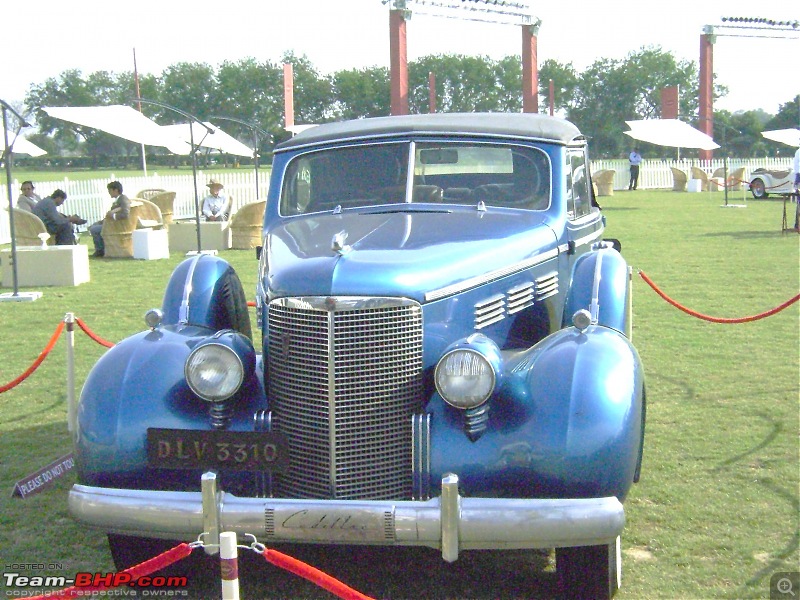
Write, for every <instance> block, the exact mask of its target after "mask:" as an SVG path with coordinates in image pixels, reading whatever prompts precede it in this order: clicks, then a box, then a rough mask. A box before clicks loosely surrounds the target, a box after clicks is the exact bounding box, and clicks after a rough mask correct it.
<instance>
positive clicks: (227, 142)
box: [161, 122, 253, 157]
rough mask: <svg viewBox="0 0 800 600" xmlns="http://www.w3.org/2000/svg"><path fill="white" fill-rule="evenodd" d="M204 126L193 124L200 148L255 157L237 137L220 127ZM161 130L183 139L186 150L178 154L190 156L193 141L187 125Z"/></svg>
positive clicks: (193, 132)
mask: <svg viewBox="0 0 800 600" xmlns="http://www.w3.org/2000/svg"><path fill="white" fill-rule="evenodd" d="M203 125H205V126H206V127H209V128H211V129H212V130H213V131H214V133H209V131H208V129H206V128H205V127H203ZM203 125H201V124H200V123H196V122H192V133H191V135H192V136H193V137H194V143H195V144H197V145H198V146H202V147H203V148H213V149H214V150H219V151H220V152H224V153H226V154H233V155H235V156H249V157H252V156H253V149H252V148H248V147H247V146H245V145H244V144H243V143H242V142H240V141H239V140H237V139H236V138H235V137H233V136H231V135H228V134H227V133H225V132H224V131H222V129H220V128H219V127H217V126H215V125H212V124H211V123H207V122H204V123H203ZM161 128H162V129H164V130H165V131H168V132H169V134H170V135H172V136H175V137H178V138H180V139H182V140H183V142H184V143H185V147H184V149H183V150H182V151H181V152H179V153H178V154H189V150H190V143H191V140H190V138H189V127H188V126H187V124H186V123H179V124H177V125H162V126H161Z"/></svg>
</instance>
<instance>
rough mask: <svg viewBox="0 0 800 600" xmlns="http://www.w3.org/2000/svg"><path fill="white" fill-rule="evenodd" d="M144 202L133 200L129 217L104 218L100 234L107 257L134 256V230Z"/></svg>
mask: <svg viewBox="0 0 800 600" xmlns="http://www.w3.org/2000/svg"><path fill="white" fill-rule="evenodd" d="M142 205H143V204H142V202H141V201H140V200H139V199H136V200H131V212H130V214H129V215H128V218H127V219H118V220H116V221H115V220H114V219H110V218H108V217H106V218H104V219H103V229H102V230H101V232H100V235H102V236H103V242H104V243H105V246H106V257H107V258H133V232H134V231H135V230H136V227H137V226H138V224H139V219H140V218H141V210H142Z"/></svg>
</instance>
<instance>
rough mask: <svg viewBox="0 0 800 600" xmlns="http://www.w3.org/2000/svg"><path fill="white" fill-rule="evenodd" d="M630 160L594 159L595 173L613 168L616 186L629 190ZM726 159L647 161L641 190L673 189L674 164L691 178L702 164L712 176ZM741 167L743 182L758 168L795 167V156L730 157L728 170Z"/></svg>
mask: <svg viewBox="0 0 800 600" xmlns="http://www.w3.org/2000/svg"><path fill="white" fill-rule="evenodd" d="M629 164H630V163H628V160H627V159H618V160H593V161H592V172H593V173H597V172H598V171H600V170H601V169H613V170H614V171H616V173H615V174H614V189H615V190H622V189H628V182H629V181H630V166H629ZM723 166H724V161H723V159H721V158H715V159H713V160H698V159H696V158H695V159H691V158H685V159H680V160H662V159H652V160H647V159H645V160H643V161H642V165H641V167H640V168H639V189H644V190H653V189H672V171H671V170H670V167H675V168H676V169H680V170H681V171H683V172H684V173H686V175H687V177H689V178H691V168H692V167H699V168H701V169H703V170H704V171H705V172H706V173H708V174H709V175H711V174H712V173H713V172H714V171H715V170H716V169H719V168H722V167H723ZM739 167H744V177H742V180H743V181H750V174H751V173H752V172H753V171H754V170H756V169H758V168H765V169H783V170H787V169H791V168H792V159H791V158H789V157H787V158H729V159H728V173H730V172H731V171H733V170H734V169H738V168H739Z"/></svg>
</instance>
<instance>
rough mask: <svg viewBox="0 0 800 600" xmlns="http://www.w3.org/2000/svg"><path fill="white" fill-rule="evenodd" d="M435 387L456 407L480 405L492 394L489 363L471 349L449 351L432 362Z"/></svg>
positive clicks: (493, 378) (493, 375)
mask: <svg viewBox="0 0 800 600" xmlns="http://www.w3.org/2000/svg"><path fill="white" fill-rule="evenodd" d="M435 380H436V390H437V391H438V392H439V394H440V395H441V396H442V398H444V400H445V402H447V403H448V404H450V405H451V406H454V407H456V408H461V409H467V408H474V407H476V406H480V405H481V404H483V403H484V402H486V400H488V399H489V396H491V395H492V391H493V390H494V384H495V372H494V369H493V368H492V365H491V363H489V361H488V360H487V359H486V357H484V356H483V355H482V354H480V353H479V352H475V351H474V350H453V351H452V352H449V353H448V354H445V355H444V356H443V357H442V359H441V360H440V361H439V364H438V365H436V374H435Z"/></svg>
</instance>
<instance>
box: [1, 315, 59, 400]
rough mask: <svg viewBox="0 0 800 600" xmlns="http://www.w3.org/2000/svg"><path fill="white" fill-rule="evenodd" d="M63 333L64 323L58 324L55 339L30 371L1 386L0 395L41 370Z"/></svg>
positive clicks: (51, 339)
mask: <svg viewBox="0 0 800 600" xmlns="http://www.w3.org/2000/svg"><path fill="white" fill-rule="evenodd" d="M62 331H64V321H61V322H60V323H59V324H58V327H56V331H55V333H53V337H51V338H50V341H49V342H48V343H47V346H46V347H45V349H44V350H42V352H41V354H39V358H37V359H36V360H35V361H33V364H32V365H31V366H30V367H28V369H27V370H26V371H25V372H24V373H23V374H22V375H20V376H19V377H17V378H16V379H15V380H14V381H11V382H10V383H7V384H5V385H3V386H0V394H2V393H3V392H7V391H8V390H10V389H11V388H14V387H16V386H18V385H19V384H20V383H22V382H23V381H24V380H25V379H27V378H28V376H29V375H30V374H31V373H33V372H34V371H35V370H36V369H37V368H39V365H40V364H42V361H43V360H44V359H45V357H47V355H48V354H50V351H51V350H52V349H53V346H55V345H56V341H58V337H59V336H60V335H61V332H62Z"/></svg>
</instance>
